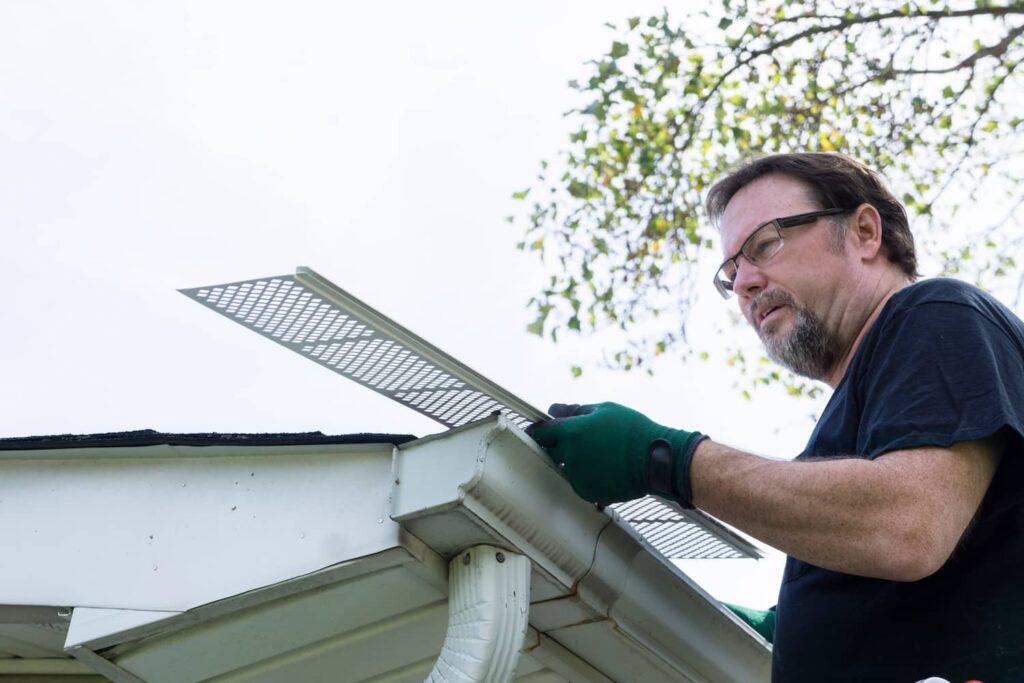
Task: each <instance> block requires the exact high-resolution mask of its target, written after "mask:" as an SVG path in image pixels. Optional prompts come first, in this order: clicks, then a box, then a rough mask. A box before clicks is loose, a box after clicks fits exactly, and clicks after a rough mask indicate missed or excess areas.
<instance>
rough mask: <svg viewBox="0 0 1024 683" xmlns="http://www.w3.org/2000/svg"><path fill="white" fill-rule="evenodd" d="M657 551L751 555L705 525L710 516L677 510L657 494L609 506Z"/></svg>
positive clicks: (686, 555)
mask: <svg viewBox="0 0 1024 683" xmlns="http://www.w3.org/2000/svg"><path fill="white" fill-rule="evenodd" d="M611 507H612V508H613V509H614V510H615V511H616V512H617V513H618V514H619V515H621V516H622V517H623V519H625V520H626V521H628V522H629V523H630V524H631V525H633V528H635V529H636V530H637V531H638V532H640V535H641V536H643V537H644V538H645V539H646V540H647V542H648V543H650V544H651V545H653V546H654V547H655V548H656V549H657V550H658V552H660V553H661V554H662V555H664V556H665V557H668V558H672V559H680V560H681V559H686V560H695V559H740V558H744V557H752V556H755V557H756V555H751V553H750V552H749V551H747V550H746V549H741V548H739V547H737V546H736V545H735V544H733V543H732V542H730V541H728V540H726V539H724V538H722V537H720V536H719V535H717V534H718V533H721V530H719V529H714V530H711V529H708V523H709V522H710V520H709V519H708V518H707V517H706V516H704V515H701V516H700V517H696V516H695V515H693V513H692V512H691V511H687V510H682V509H679V510H676V509H673V508H671V507H669V506H668V505H665V504H664V503H662V502H661V501H660V500H658V499H657V498H651V497H649V496H648V497H647V498H641V499H639V500H631V501H629V502H627V503H618V504H616V505H612V506H611Z"/></svg>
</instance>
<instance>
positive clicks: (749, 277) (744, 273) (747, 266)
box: [732, 254, 768, 298]
mask: <svg viewBox="0 0 1024 683" xmlns="http://www.w3.org/2000/svg"><path fill="white" fill-rule="evenodd" d="M767 285H768V282H767V278H765V275H764V271H763V270H761V268H760V267H758V266H757V265H756V264H754V263H751V262H750V261H748V260H747V259H746V257H745V256H743V255H742V254H741V255H740V256H738V257H736V279H735V280H734V281H733V283H732V290H733V292H735V293H736V296H738V297H743V298H746V297H751V296H754V295H756V294H757V293H758V292H760V291H761V290H762V289H764V288H765V287H766V286H767Z"/></svg>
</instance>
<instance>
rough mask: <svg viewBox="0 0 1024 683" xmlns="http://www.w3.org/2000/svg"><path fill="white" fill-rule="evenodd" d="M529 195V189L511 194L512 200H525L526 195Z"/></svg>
mask: <svg viewBox="0 0 1024 683" xmlns="http://www.w3.org/2000/svg"><path fill="white" fill-rule="evenodd" d="M528 194H530V188H526V189H525V190H520V191H519V192H513V193H512V199H526V195H528Z"/></svg>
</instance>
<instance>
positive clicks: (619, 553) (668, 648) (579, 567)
mask: <svg viewBox="0 0 1024 683" xmlns="http://www.w3.org/2000/svg"><path fill="white" fill-rule="evenodd" d="M394 472H395V482H396V483H395V487H394V491H393V494H392V518H393V519H395V520H396V521H398V522H400V523H401V524H402V525H403V526H406V527H407V528H409V529H410V530H411V532H412V533H414V534H415V535H416V536H417V537H419V538H420V539H422V540H423V541H424V542H425V543H426V544H427V545H429V546H431V547H433V548H434V549H435V550H437V551H438V552H440V553H441V554H442V555H445V556H448V557H450V556H452V555H453V554H455V553H457V552H458V550H459V549H460V546H461V547H467V546H469V545H472V544H474V543H476V542H480V541H479V539H477V538H476V537H466V536H464V535H462V534H463V532H464V530H465V529H467V528H471V527H473V528H478V529H486V530H488V532H489V533H490V534H491V538H490V539H489V542H491V543H497V544H502V543H503V544H506V545H507V546H508V547H509V548H510V549H511V550H514V551H516V552H521V553H523V554H525V555H527V556H528V557H529V558H530V559H531V561H533V562H534V563H535V564H536V565H539V566H540V567H542V568H543V569H545V570H546V571H547V572H548V573H549V574H550V575H552V576H553V577H555V578H556V579H557V580H558V581H560V582H561V583H562V585H563V586H564V587H565V588H566V589H568V591H569V593H570V594H571V593H575V595H570V596H569V597H568V598H566V600H569V601H571V602H574V603H575V602H578V603H580V604H579V609H580V610H581V611H583V612H588V613H591V614H596V615H600V616H601V617H602V618H604V619H607V620H608V621H609V622H610V624H611V625H612V628H614V629H615V630H616V631H618V632H620V633H622V634H624V635H626V636H627V637H629V638H630V639H631V640H633V641H635V642H637V643H638V644H640V645H641V646H642V647H643V648H644V649H645V650H646V651H647V652H649V653H650V654H651V656H653V657H655V658H656V659H658V660H659V661H660V662H662V665H663V666H668V667H670V668H672V669H674V670H676V671H679V672H680V673H682V674H683V675H686V676H688V677H691V678H694V677H695V678H694V680H701V679H704V680H709V681H715V680H733V681H748V680H749V681H754V680H766V677H767V675H768V669H769V668H770V651H769V650H768V648H767V647H766V644H765V643H764V641H762V640H760V639H759V638H757V637H755V636H753V635H752V634H751V632H750V630H749V629H747V628H745V627H744V626H743V625H742V624H740V623H739V621H738V620H736V619H735V618H734V617H733V616H732V615H731V614H729V613H728V612H727V611H726V610H725V609H724V608H722V607H721V606H720V605H719V604H718V602H717V601H715V600H714V599H713V598H711V597H710V596H709V595H708V594H707V593H705V592H704V591H703V590H701V589H700V587H699V586H697V585H696V584H695V583H693V582H692V581H691V580H690V579H689V578H688V577H687V576H686V575H685V574H683V573H682V571H680V570H679V569H678V568H677V567H675V565H673V564H671V563H670V562H669V561H668V560H666V559H665V558H663V557H662V556H660V555H659V554H657V553H656V551H654V550H653V549H652V548H651V546H650V545H649V544H648V543H647V542H646V541H645V540H643V538H641V537H640V536H639V534H637V533H636V532H635V531H634V530H633V529H632V528H630V527H629V525H628V524H627V523H626V522H624V521H622V520H621V519H618V517H617V515H615V514H614V513H613V512H612V511H610V510H605V511H599V510H598V509H597V508H596V507H595V506H593V505H591V504H589V503H586V502H585V501H582V500H581V499H579V498H578V497H577V496H576V495H575V494H574V493H573V491H572V488H571V487H570V486H569V484H568V483H567V482H566V481H565V479H564V478H563V477H562V476H561V474H560V473H559V472H558V471H557V469H556V468H555V467H554V466H553V465H552V464H551V462H550V460H549V459H548V458H547V456H546V455H545V454H544V453H543V452H542V451H541V450H540V449H539V448H538V447H537V446H536V444H535V443H534V442H533V441H532V440H531V439H530V438H529V437H527V436H525V434H523V432H522V431H520V430H519V429H518V428H516V427H515V426H514V425H513V424H511V423H510V422H508V421H507V420H506V419H505V418H503V417H500V416H496V417H492V418H488V419H486V420H482V421H479V422H476V423H473V424H471V425H466V426H465V427H462V428H460V429H458V430H453V431H451V432H448V433H446V434H441V435H434V436H432V437H428V438H426V439H421V440H418V441H414V442H410V443H408V444H403V445H402V446H399V447H396V449H395V463H394ZM717 561H727V560H717ZM531 609H533V608H531ZM549 611H550V610H549ZM531 623H532V624H534V625H535V626H539V624H536V623H534V620H532V619H531ZM567 626H568V627H571V625H566V624H561V625H560V627H561V628H566V627H567ZM541 628H544V627H543V626H541ZM577 654H580V655H581V656H584V657H585V656H586V655H585V653H580V652H577Z"/></svg>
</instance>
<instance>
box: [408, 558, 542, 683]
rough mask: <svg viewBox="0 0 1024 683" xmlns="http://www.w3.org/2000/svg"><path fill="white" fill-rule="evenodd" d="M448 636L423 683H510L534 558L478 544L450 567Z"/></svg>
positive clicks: (523, 634)
mask: <svg viewBox="0 0 1024 683" xmlns="http://www.w3.org/2000/svg"><path fill="white" fill-rule="evenodd" d="M448 577H449V578H448V581H449V586H450V590H449V594H448V632H447V633H446V634H445V637H444V645H443V646H442V647H441V654H440V656H439V657H438V659H437V663H436V664H435V665H434V668H433V670H432V671H431V672H430V674H429V675H428V676H427V678H426V681H425V683H507V682H508V681H511V680H512V679H513V677H514V676H515V672H516V667H517V666H518V664H519V655H520V653H521V652H522V649H523V643H524V640H525V638H526V629H527V622H528V619H529V609H530V560H529V559H528V558H526V557H525V556H523V555H519V554H517V553H513V552H510V551H508V550H504V549H502V548H497V547H494V546H490V545H477V546H474V547H472V548H470V549H468V550H465V551H463V552H461V553H459V554H458V555H456V556H455V558H453V559H452V560H451V562H449V564H448Z"/></svg>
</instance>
